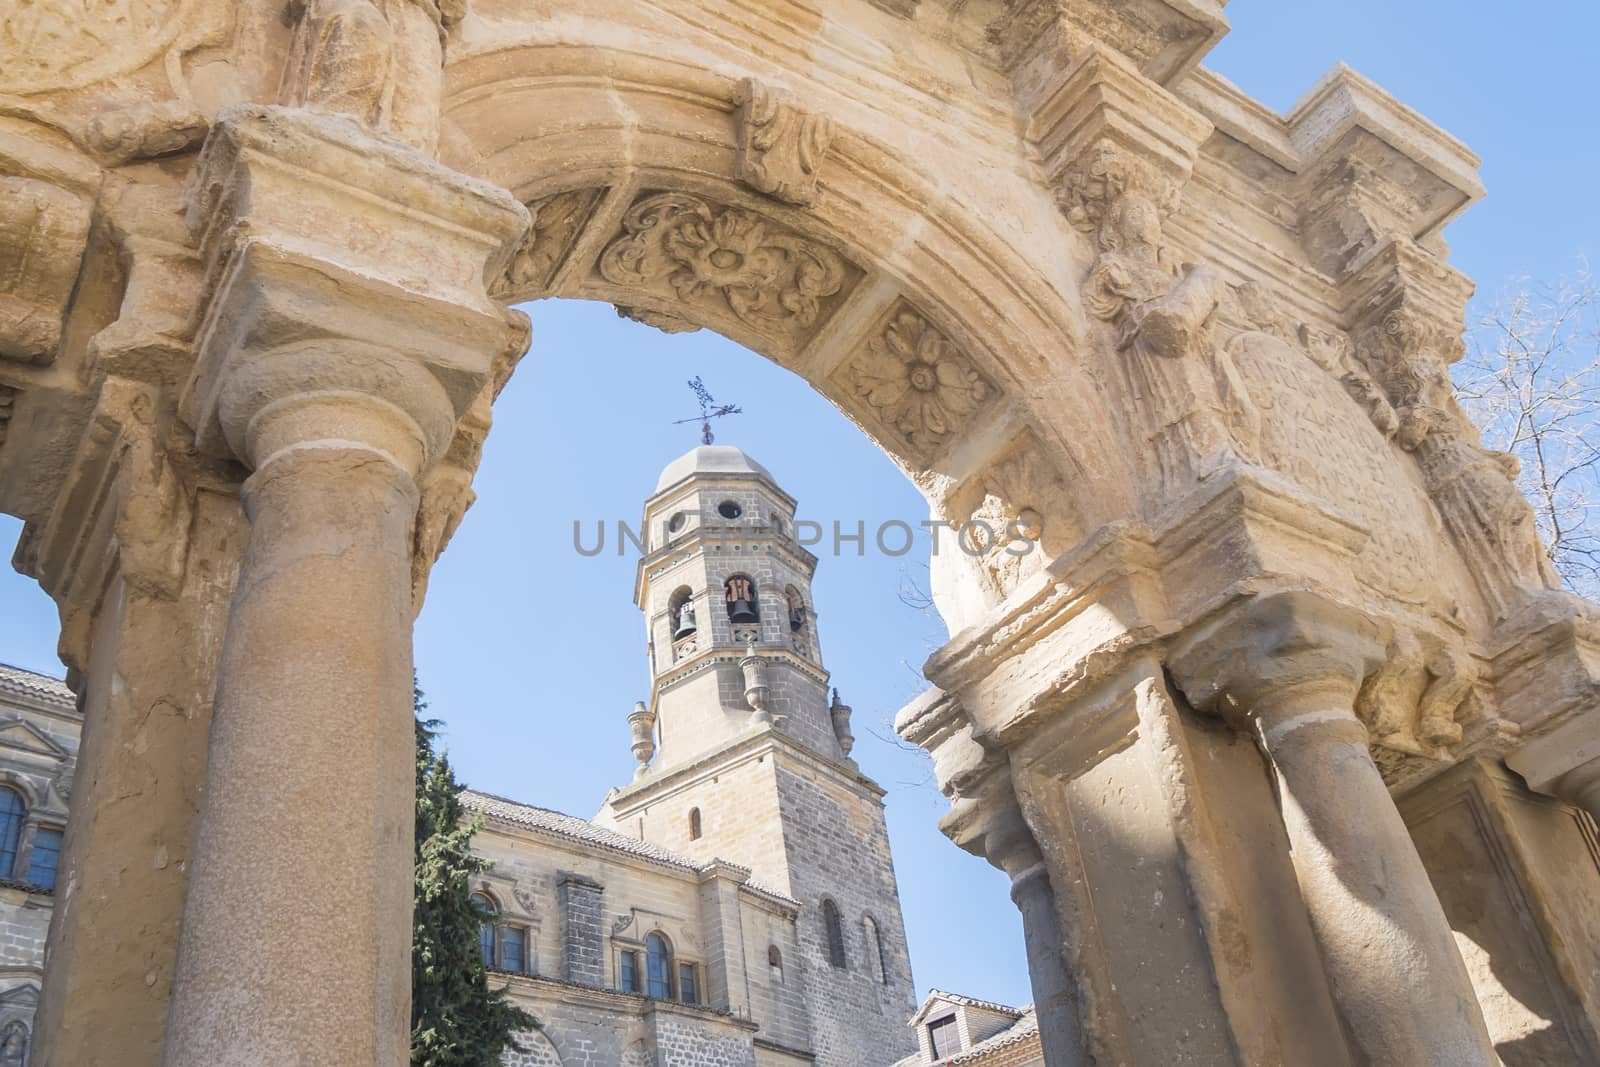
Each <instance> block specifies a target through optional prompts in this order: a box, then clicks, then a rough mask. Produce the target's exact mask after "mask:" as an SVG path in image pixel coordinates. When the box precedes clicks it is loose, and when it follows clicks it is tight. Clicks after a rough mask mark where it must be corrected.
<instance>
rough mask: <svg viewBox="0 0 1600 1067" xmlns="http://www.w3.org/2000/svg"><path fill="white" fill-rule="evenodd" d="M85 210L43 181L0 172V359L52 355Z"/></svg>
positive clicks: (74, 277)
mask: <svg viewBox="0 0 1600 1067" xmlns="http://www.w3.org/2000/svg"><path fill="white" fill-rule="evenodd" d="M89 215H90V210H89V205H88V203H86V202H85V201H84V200H82V199H80V198H79V197H77V196H75V195H74V194H72V193H70V192H68V191H67V190H65V189H62V188H59V187H58V186H55V185H52V184H50V183H49V182H43V181H37V180H35V179H32V178H20V177H0V358H7V359H17V360H21V361H23V362H24V363H48V362H50V361H51V360H53V359H55V355H56V346H57V344H58V343H59V342H60V340H61V326H62V316H63V315H64V314H65V313H66V308H67V302H68V301H69V300H70V299H71V297H72V289H73V286H75V285H76V284H77V281H78V267H79V261H80V257H81V255H82V251H83V247H84V242H85V241H86V240H87V239H88V233H89Z"/></svg>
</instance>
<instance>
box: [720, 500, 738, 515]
mask: <svg viewBox="0 0 1600 1067" xmlns="http://www.w3.org/2000/svg"><path fill="white" fill-rule="evenodd" d="M717 514H718V515H721V516H722V517H723V518H725V519H737V518H738V517H739V516H740V515H743V514H744V508H741V507H740V506H739V502H738V501H737V500H724V501H723V502H722V503H720V504H718V505H717Z"/></svg>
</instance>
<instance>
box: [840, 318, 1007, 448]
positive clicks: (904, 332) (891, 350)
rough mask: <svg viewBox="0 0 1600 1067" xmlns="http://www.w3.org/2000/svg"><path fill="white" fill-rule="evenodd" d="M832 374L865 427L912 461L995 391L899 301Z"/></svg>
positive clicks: (942, 336)
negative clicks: (880, 433)
mask: <svg viewBox="0 0 1600 1067" xmlns="http://www.w3.org/2000/svg"><path fill="white" fill-rule="evenodd" d="M833 380H834V382H835V383H836V384H838V385H839V386H840V387H842V388H843V389H844V390H845V391H846V392H847V393H848V394H849V395H850V396H851V397H852V398H854V399H855V400H856V401H858V402H859V403H858V404H856V405H854V408H855V410H858V411H861V412H862V413H863V414H864V415H865V416H867V418H868V421H869V422H870V423H871V425H872V427H873V428H875V429H877V430H879V431H880V432H882V433H884V434H886V435H887V436H888V437H889V438H890V439H891V440H892V441H893V442H894V443H895V444H896V445H897V446H898V447H900V448H901V449H903V450H905V451H906V452H908V453H909V454H911V455H913V456H915V457H917V458H918V459H928V458H931V457H932V456H933V455H935V454H936V453H937V452H938V451H939V450H940V449H942V448H943V447H944V446H945V445H946V444H947V443H949V441H950V440H951V439H952V438H953V437H954V436H955V435H956V434H957V433H958V432H959V431H960V430H961V428H962V427H963V426H965V425H966V424H967V423H968V421H969V420H971V419H972V418H973V417H974V416H976V415H977V414H978V413H979V412H980V411H982V410H984V409H986V408H987V407H988V406H989V405H991V404H992V403H993V402H994V400H995V399H996V398H997V397H998V396H999V390H997V389H996V388H995V386H994V383H993V382H991V381H990V380H989V379H988V378H987V377H985V375H984V374H983V372H982V371H980V370H978V368H977V367H976V366H975V365H974V364H973V362H972V360H971V359H969V358H968V357H967V356H966V354H965V353H963V352H962V351H961V350H960V349H959V348H957V347H956V344H955V342H953V341H951V340H950V338H949V337H947V336H945V334H944V333H943V331H941V330H940V329H939V328H938V327H937V326H935V325H933V323H931V322H929V321H928V319H927V318H926V317H925V316H924V315H923V314H922V313H921V312H920V311H918V310H916V309H915V308H913V307H912V306H911V305H910V304H909V303H907V302H905V301H904V300H901V301H900V302H899V303H897V304H895V306H894V307H893V308H892V309H891V310H890V312H889V314H888V316H887V317H886V318H885V319H884V321H883V323H882V325H880V326H879V327H878V329H877V330H876V331H874V333H873V335H872V336H871V337H870V338H869V339H868V341H867V343H866V344H865V345H864V346H863V347H862V348H861V349H860V351H858V352H857V353H856V354H855V355H854V356H853V357H851V358H849V359H847V360H845V361H844V362H843V363H841V364H840V366H839V367H838V369H837V370H835V371H834V373H833Z"/></svg>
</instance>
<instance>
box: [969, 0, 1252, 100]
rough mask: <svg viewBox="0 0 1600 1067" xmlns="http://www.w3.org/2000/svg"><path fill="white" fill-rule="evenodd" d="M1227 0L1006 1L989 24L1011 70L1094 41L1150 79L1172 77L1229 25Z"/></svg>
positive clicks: (1057, 59)
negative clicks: (1225, 11) (1113, 51)
mask: <svg viewBox="0 0 1600 1067" xmlns="http://www.w3.org/2000/svg"><path fill="white" fill-rule="evenodd" d="M1225 2H1226V0H1221V2H1219V0H1135V2H1133V3H1128V2H1126V0H1089V2H1083V0H1006V2H1005V4H1004V6H1003V9H1002V12H1001V14H999V15H997V16H996V17H995V19H994V21H993V22H991V23H990V25H989V29H988V36H989V39H990V40H991V41H992V42H993V43H994V44H995V45H996V46H997V47H998V48H999V51H1000V61H1001V66H1002V67H1003V68H1004V69H1005V70H1007V71H1009V72H1011V73H1012V76H1013V79H1014V80H1015V79H1016V78H1017V77H1018V73H1019V71H1022V72H1025V71H1026V70H1027V68H1028V67H1029V66H1040V67H1043V66H1047V65H1049V64H1050V63H1052V62H1055V63H1059V62H1060V60H1061V57H1062V56H1063V55H1069V56H1070V55H1075V54H1077V52H1078V51H1079V50H1080V49H1083V48H1087V47H1093V46H1095V45H1099V46H1103V47H1108V48H1113V49H1116V50H1117V51H1118V52H1121V53H1122V54H1123V55H1124V56H1126V57H1127V58H1128V60H1129V61H1130V62H1131V63H1132V64H1133V65H1135V66H1136V67H1138V68H1139V70H1140V71H1141V72H1142V73H1143V74H1144V75H1145V76H1146V77H1148V78H1150V79H1152V80H1153V81H1155V82H1158V83H1160V84H1164V85H1165V84H1171V83H1172V82H1175V81H1177V80H1178V79H1179V78H1180V77H1181V76H1182V75H1183V74H1184V73H1186V72H1187V71H1189V70H1192V69H1193V68H1194V66H1195V65H1196V64H1198V63H1199V62H1200V60H1201V58H1202V57H1204V55H1205V54H1206V53H1207V52H1209V51H1210V50H1211V48H1212V47H1213V46H1214V45H1215V44H1216V43H1217V42H1218V41H1220V40H1221V39H1222V36H1223V34H1225V33H1227V31H1228V20H1227V19H1226V18H1225V17H1224V16H1223V13H1222V7H1223V3H1225Z"/></svg>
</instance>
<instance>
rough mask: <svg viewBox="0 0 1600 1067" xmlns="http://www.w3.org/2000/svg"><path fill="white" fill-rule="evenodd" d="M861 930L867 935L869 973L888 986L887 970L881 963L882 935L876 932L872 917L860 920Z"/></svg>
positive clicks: (875, 921)
mask: <svg viewBox="0 0 1600 1067" xmlns="http://www.w3.org/2000/svg"><path fill="white" fill-rule="evenodd" d="M861 925H862V928H863V929H865V930H866V934H867V966H868V968H869V973H872V974H876V975H877V976H878V981H880V982H882V983H884V984H885V985H888V984H889V969H888V967H886V966H884V962H883V935H882V934H880V933H879V932H878V921H877V920H876V919H874V918H873V917H872V916H870V915H867V916H864V917H863V918H862V920H861Z"/></svg>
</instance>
